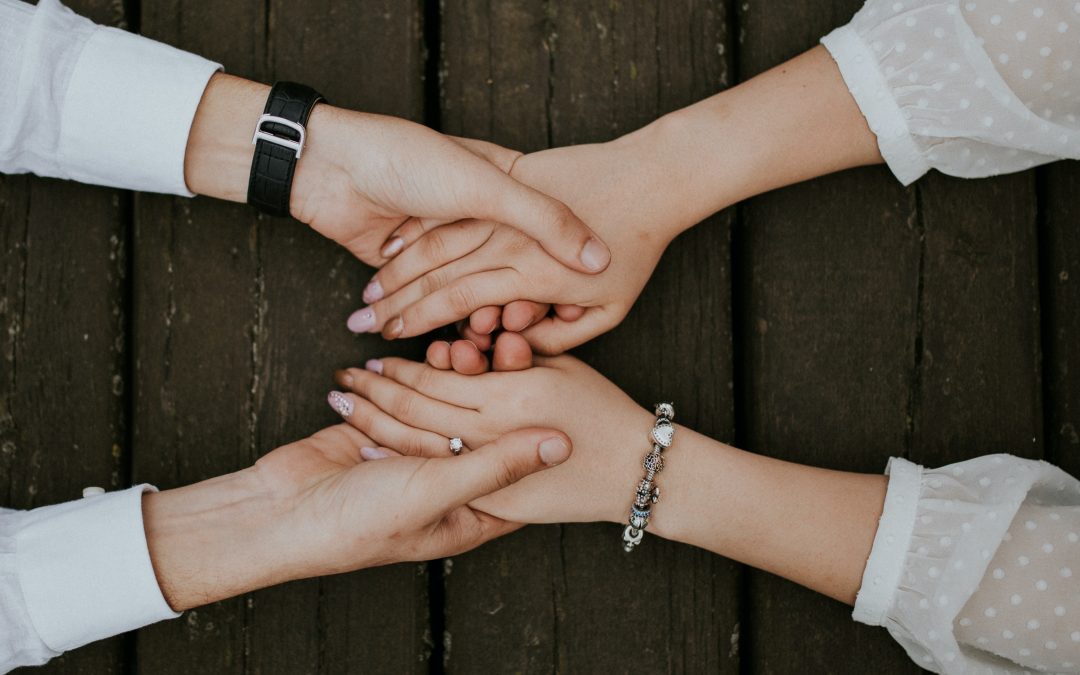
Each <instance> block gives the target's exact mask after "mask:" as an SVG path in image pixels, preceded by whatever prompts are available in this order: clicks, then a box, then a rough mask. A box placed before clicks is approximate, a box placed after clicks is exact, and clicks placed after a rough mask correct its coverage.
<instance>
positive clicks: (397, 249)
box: [380, 237, 405, 258]
mask: <svg viewBox="0 0 1080 675" xmlns="http://www.w3.org/2000/svg"><path fill="white" fill-rule="evenodd" d="M403 248H405V240H404V239H402V238H401V237H394V238H393V239H391V240H390V241H388V242H386V246H383V247H382V251H380V253H382V257H384V258H392V257H394V256H396V255H397V254H398V253H401V249H403Z"/></svg>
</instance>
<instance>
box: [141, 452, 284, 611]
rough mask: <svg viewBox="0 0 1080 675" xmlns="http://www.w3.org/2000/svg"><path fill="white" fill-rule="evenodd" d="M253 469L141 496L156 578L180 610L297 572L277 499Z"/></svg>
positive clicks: (238, 593)
mask: <svg viewBox="0 0 1080 675" xmlns="http://www.w3.org/2000/svg"><path fill="white" fill-rule="evenodd" d="M255 471H256V470H255V469H246V470H244V471H238V472H236V473H232V474H228V475H225V476H219V477H217V478H212V479H210V480H206V481H202V482H201V483H195V484H194V485H188V486H185V487H182V488H176V489H173V490H165V491H163V492H158V493H150V494H147V495H145V496H144V497H143V522H144V525H145V528H146V540H147V545H148V547H149V550H150V559H151V561H152V563H153V565H154V572H155V574H156V575H157V579H158V584H159V585H160V586H161V591H162V594H163V595H164V596H165V599H166V601H167V602H168V603H169V605H170V606H171V607H172V608H173V609H174V610H177V611H182V610H186V609H191V608H192V607H197V606H200V605H205V604H208V603H211V602H216V601H218V600H222V599H225V598H229V597H232V596H235V595H240V594H241V593H245V592H247V591H251V590H255V589H258V588H264V587H266V586H271V585H274V584H277V583H281V582H283V581H286V580H288V579H290V578H294V575H295V574H296V572H295V571H294V570H292V569H291V567H290V564H289V559H288V557H287V554H288V553H289V552H290V551H291V550H292V549H291V547H290V546H289V542H288V541H283V540H279V539H282V538H281V537H278V536H277V532H278V531H279V530H278V528H277V527H276V523H278V522H280V516H281V515H282V514H281V509H280V507H279V505H278V501H277V500H275V499H274V498H272V496H271V495H270V493H269V492H268V491H266V490H265V489H263V487H262V485H261V483H260V481H259V480H258V478H257V477H256V476H255Z"/></svg>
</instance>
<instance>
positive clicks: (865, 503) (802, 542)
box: [650, 427, 887, 604]
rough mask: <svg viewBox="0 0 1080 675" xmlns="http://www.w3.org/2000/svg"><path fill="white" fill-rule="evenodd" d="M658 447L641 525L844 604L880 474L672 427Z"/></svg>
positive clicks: (867, 536)
mask: <svg viewBox="0 0 1080 675" xmlns="http://www.w3.org/2000/svg"><path fill="white" fill-rule="evenodd" d="M668 454H669V455H670V457H669V458H668V461H667V462H666V464H665V469H664V472H663V474H661V476H660V478H659V481H658V483H659V484H660V485H661V486H662V487H661V489H662V490H663V498H662V499H661V500H660V502H659V504H657V506H656V507H654V509H653V517H652V520H651V523H650V531H652V532H654V533H656V534H658V535H660V536H663V537H665V538H669V539H674V540H676V541H681V542H684V543H688V544H692V545H694V546H698V547H701V548H705V549H708V550H710V551H713V552H715V553H718V554H721V555H724V556H726V557H728V558H732V559H734V560H738V561H739V562H743V563H746V564H748V565H752V566H753V567H757V568H760V569H763V570H766V571H768V572H772V573H774V574H778V575H780V576H782V577H785V578H787V579H790V580H792V581H794V582H796V583H798V584H801V585H803V586H806V587H807V588H810V589H812V590H815V591H817V592H819V593H823V594H825V595H828V596H830V597H833V598H836V599H837V600H841V601H843V602H846V603H849V604H853V603H854V601H855V594H856V592H857V591H858V589H859V586H860V584H861V581H862V573H863V568H864V567H865V565H866V560H867V557H868V556H869V554H870V548H871V546H872V544H873V540H874V534H875V533H876V531H877V523H878V519H879V518H880V516H881V511H882V505H883V504H884V501H885V490H886V485H887V479H886V478H885V477H884V476H878V475H871V474H858V473H850V472H843V471H829V470H825V469H818V468H814V467H808V466H803V465H799V464H792V463H790V462H784V461H780V460H777V459H772V458H770V457H763V456H761V455H755V454H753V453H749V452H744V451H742V450H738V449H736V448H733V447H731V446H728V445H724V444H723V443H719V442H717V441H713V440H711V439H709V438H706V437H705V436H702V435H701V434H697V433H694V432H692V431H690V430H689V429H685V428H681V427H680V428H679V432H678V433H677V434H676V439H675V443H674V445H673V446H672V448H671V450H669V451H668Z"/></svg>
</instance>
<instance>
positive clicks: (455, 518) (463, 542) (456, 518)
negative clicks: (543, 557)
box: [425, 506, 524, 558]
mask: <svg viewBox="0 0 1080 675" xmlns="http://www.w3.org/2000/svg"><path fill="white" fill-rule="evenodd" d="M522 527H524V525H523V524H521V523H515V522H512V521H509V520H503V519H502V518H497V517H495V516H493V515H491V514H489V513H485V512H484V511H477V510H476V509H473V508H471V507H468V506H459V507H457V508H455V509H453V510H451V511H450V512H449V513H446V514H445V515H444V516H443V518H442V520H441V521H440V522H439V525H438V527H437V528H436V529H435V531H434V532H433V533H432V537H431V538H429V540H428V541H429V542H430V545H429V547H428V552H427V554H426V556H425V557H427V558H445V557H449V556H454V555H458V554H460V553H464V552H465V551H471V550H472V549H474V548H476V547H477V546H480V545H481V544H483V543H486V542H488V541H491V540H492V539H496V538H498V537H502V536H504V535H507V534H510V533H511V532H514V531H515V530H519V529H521V528H522Z"/></svg>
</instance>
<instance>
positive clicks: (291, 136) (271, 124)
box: [247, 82, 324, 216]
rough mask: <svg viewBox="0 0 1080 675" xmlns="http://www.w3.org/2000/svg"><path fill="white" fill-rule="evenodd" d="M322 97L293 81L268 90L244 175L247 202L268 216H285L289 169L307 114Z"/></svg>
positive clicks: (301, 143) (292, 166) (302, 137)
mask: <svg viewBox="0 0 1080 675" xmlns="http://www.w3.org/2000/svg"><path fill="white" fill-rule="evenodd" d="M322 100H324V99H323V97H322V94H320V93H319V92H317V91H315V90H314V89H312V88H311V87H308V86H305V85H302V84H297V83H295V82H278V83H277V84H275V85H274V87H273V88H272V89H271V90H270V96H269V97H267V99H266V107H265V108H264V109H263V115H262V117H260V118H259V123H258V125H257V126H256V127H255V135H254V136H253V137H252V139H251V142H252V143H254V144H255V156H254V157H253V158H252V160H251V175H250V177H249V178H248V195H247V200H248V204H251V205H252V206H254V207H255V208H257V209H259V210H260V211H262V212H263V213H268V214H270V215H272V216H287V215H289V196H290V195H291V194H292V181H293V172H294V171H296V162H297V160H299V159H300V156H301V154H302V153H303V149H304V141H305V134H306V132H305V127H306V125H307V121H308V116H309V115H310V114H311V109H312V108H314V107H315V104H316V103H318V102H319V101H322Z"/></svg>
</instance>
